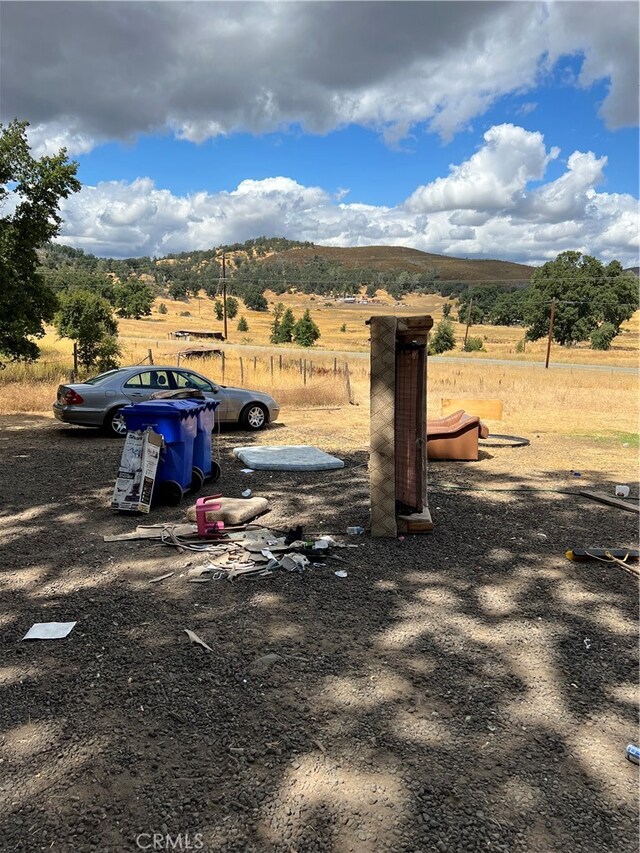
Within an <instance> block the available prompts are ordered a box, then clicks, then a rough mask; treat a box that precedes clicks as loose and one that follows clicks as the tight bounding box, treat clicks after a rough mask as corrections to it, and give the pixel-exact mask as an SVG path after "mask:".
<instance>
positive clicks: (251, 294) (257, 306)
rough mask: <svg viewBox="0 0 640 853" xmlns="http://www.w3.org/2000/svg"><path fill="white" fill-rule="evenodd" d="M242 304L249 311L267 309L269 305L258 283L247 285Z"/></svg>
mask: <svg viewBox="0 0 640 853" xmlns="http://www.w3.org/2000/svg"><path fill="white" fill-rule="evenodd" d="M244 304H245V305H246V307H247V308H249V309H250V310H251V311H268V310H269V305H268V303H267V300H266V299H265V298H264V293H263V291H262V288H261V287H260V286H259V285H256V286H251V287H248V288H247V290H246V292H245V295H244Z"/></svg>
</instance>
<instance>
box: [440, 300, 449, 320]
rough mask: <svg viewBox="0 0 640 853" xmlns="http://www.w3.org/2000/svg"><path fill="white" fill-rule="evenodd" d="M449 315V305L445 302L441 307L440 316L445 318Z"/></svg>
mask: <svg viewBox="0 0 640 853" xmlns="http://www.w3.org/2000/svg"><path fill="white" fill-rule="evenodd" d="M449 314H451V303H450V302H445V303H444V305H443V306H442V316H443V317H445V318H446V317H448V316H449Z"/></svg>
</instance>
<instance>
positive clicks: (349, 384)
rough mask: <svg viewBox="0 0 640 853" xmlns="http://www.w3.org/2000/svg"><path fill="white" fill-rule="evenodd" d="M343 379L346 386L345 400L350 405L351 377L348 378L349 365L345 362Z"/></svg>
mask: <svg viewBox="0 0 640 853" xmlns="http://www.w3.org/2000/svg"><path fill="white" fill-rule="evenodd" d="M344 378H345V384H346V386H347V399H348V400H349V402H350V403H351V402H352V401H351V377H350V376H349V365H348V363H347V362H346V361H345V363H344Z"/></svg>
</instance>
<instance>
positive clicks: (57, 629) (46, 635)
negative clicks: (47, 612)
mask: <svg viewBox="0 0 640 853" xmlns="http://www.w3.org/2000/svg"><path fill="white" fill-rule="evenodd" d="M77 624H78V623H77V622H35V623H34V624H33V625H32V626H31V627H30V628H29V630H28V631H27V633H26V634H25V635H24V637H23V638H22V639H23V640H61V639H62V638H63V637H66V636H67V634H70V633H71V631H72V630H73V628H75V626H76V625H77Z"/></svg>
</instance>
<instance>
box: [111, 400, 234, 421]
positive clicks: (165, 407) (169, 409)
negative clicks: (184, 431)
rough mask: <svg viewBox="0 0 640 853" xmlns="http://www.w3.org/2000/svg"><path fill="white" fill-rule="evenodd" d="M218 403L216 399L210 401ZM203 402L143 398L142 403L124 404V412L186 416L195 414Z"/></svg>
mask: <svg viewBox="0 0 640 853" xmlns="http://www.w3.org/2000/svg"><path fill="white" fill-rule="evenodd" d="M212 402H215V403H216V404H218V402H219V401H218V400H215V401H212ZM205 405H206V404H204V403H201V402H196V401H195V400H145V402H143V403H134V404H133V405H132V406H125V408H124V409H123V412H124V413H129V414H139V415H142V416H145V417H146V416H154V417H158V416H159V417H176V418H188V417H190V416H191V415H194V416H195V415H197V414H198V412H202V411H203V410H204V408H205Z"/></svg>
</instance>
